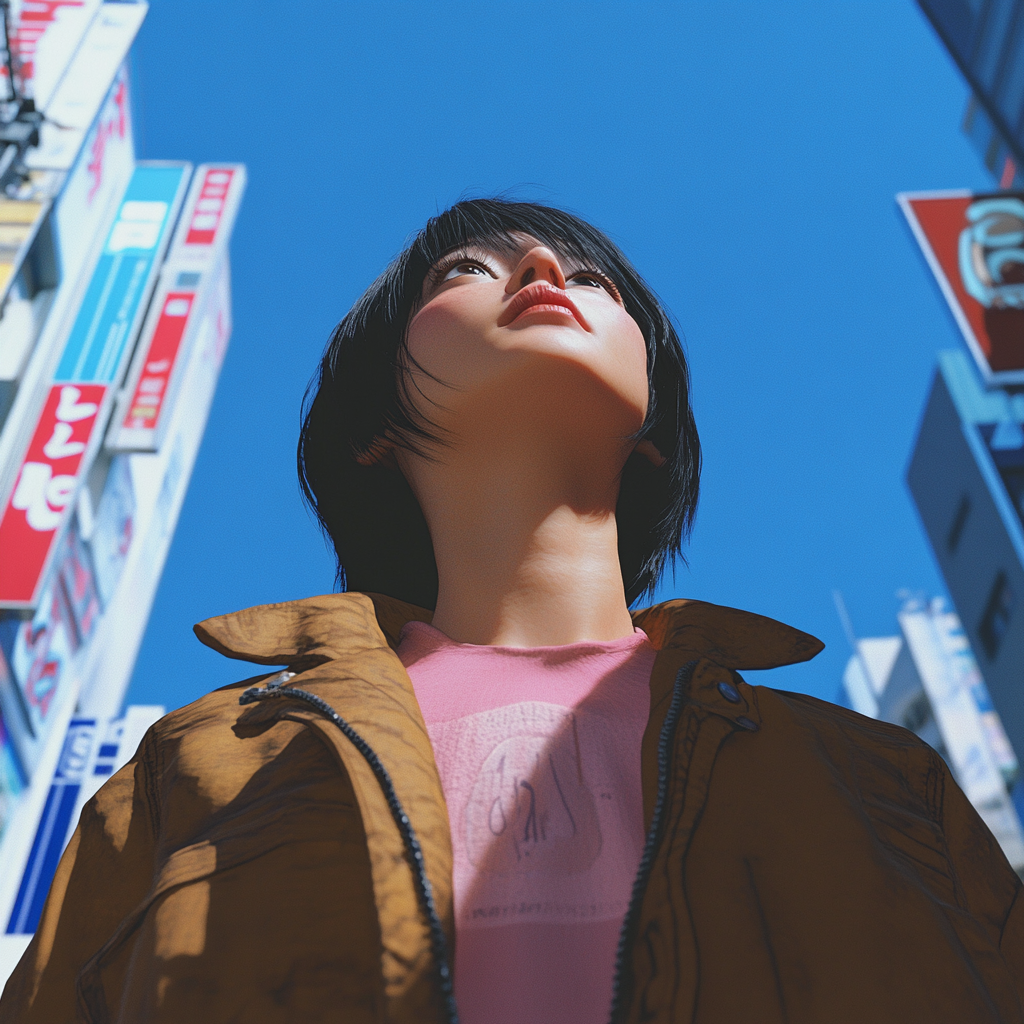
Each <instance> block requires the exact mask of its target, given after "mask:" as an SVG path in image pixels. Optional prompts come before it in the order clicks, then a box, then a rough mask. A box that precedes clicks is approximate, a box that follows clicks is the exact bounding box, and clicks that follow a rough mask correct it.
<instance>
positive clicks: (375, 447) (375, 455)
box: [356, 437, 398, 469]
mask: <svg viewBox="0 0 1024 1024" xmlns="http://www.w3.org/2000/svg"><path fill="white" fill-rule="evenodd" d="M356 462H358V463H359V465H360V466H387V468H388V469H398V463H397V462H396V461H395V446H394V445H393V444H392V443H391V442H390V441H387V440H385V439H384V438H382V437H377V438H374V440H373V443H372V444H371V445H370V447H369V448H367V449H366V451H364V452H361V453H360V454H358V455H357V456H356Z"/></svg>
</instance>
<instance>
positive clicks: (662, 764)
mask: <svg viewBox="0 0 1024 1024" xmlns="http://www.w3.org/2000/svg"><path fill="white" fill-rule="evenodd" d="M696 664H697V662H696V661H690V662H687V663H686V664H685V665H684V666H683V667H682V668H681V669H680V670H679V671H678V672H677V673H676V681H675V684H674V685H673V687H672V703H671V704H670V705H669V708H668V714H667V715H666V716H665V721H664V723H663V724H662V727H661V735H660V736H659V737H658V792H657V796H656V798H655V802H654V814H653V815H652V817H651V827H650V828H649V829H648V831H647V840H646V842H645V843H644V852H643V856H642V857H641V858H640V867H639V869H638V870H637V873H636V878H635V879H634V880H633V892H632V895H631V896H630V900H629V909H628V910H627V911H626V916H625V918H624V919H623V921H622V930H621V931H620V932H619V946H618V950H617V952H616V955H615V981H614V983H613V986H612V1010H611V1024H619V1022H620V1021H622V1020H623V1019H624V1015H625V1011H626V1005H625V1001H624V998H623V991H622V984H623V981H622V979H623V975H624V974H625V971H626V962H627V959H628V954H629V953H630V952H631V950H632V947H633V943H634V941H635V940H636V929H637V926H638V924H639V920H640V907H641V905H642V904H643V900H644V894H645V893H646V892H647V883H648V881H649V880H650V877H651V869H652V867H653V866H654V855H655V853H656V852H657V850H658V846H659V845H660V843H661V839H662V832H663V831H664V824H663V821H664V817H665V803H666V800H667V798H668V769H669V760H670V758H671V754H672V741H673V739H674V737H675V732H676V725H677V724H678V722H679V715H680V714H681V713H682V710H683V699H684V696H685V693H686V686H687V684H688V683H689V681H690V676H691V675H692V674H693V669H694V666H695V665H696Z"/></svg>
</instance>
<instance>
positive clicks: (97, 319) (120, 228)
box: [54, 164, 191, 384]
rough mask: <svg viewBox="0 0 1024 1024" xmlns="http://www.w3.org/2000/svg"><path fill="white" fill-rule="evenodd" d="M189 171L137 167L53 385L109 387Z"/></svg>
mask: <svg viewBox="0 0 1024 1024" xmlns="http://www.w3.org/2000/svg"><path fill="white" fill-rule="evenodd" d="M190 171H191V168H190V167H189V166H188V165H187V164H172V165H167V164H161V165H156V166H152V165H147V164H140V165H139V166H137V167H136V168H135V171H134V173H133V174H132V180H131V181H130V182H129V184H128V190H127V191H126V192H125V194H124V198H123V199H122V200H121V205H120V206H119V207H118V211H117V218H116V219H115V220H114V223H113V225H112V227H111V228H110V233H109V234H108V235H107V240H106V244H105V245H104V247H103V252H102V254H101V255H100V258H99V262H98V263H97V264H96V269H95V270H94V271H93V275H92V279H91V280H90V282H89V287H88V289H87V290H86V293H85V298H84V299H83V300H82V305H81V306H80V307H79V310H78V315H77V316H76V318H75V323H74V325H73V326H72V328H71V333H70V334H69V335H68V340H67V343H66V344H65V346H64V353H63V355H62V356H61V360H60V364H59V365H58V367H57V372H56V374H55V376H54V380H55V381H57V382H61V383H65V382H66V383H72V384H83V383H84V384H112V383H113V382H114V380H115V378H116V377H117V374H118V372H119V370H120V368H121V365H122V363H123V361H124V356H125V353H126V350H127V349H128V348H129V346H130V344H131V342H132V341H133V340H134V335H135V333H136V330H137V328H138V326H139V321H140V319H141V317H142V314H143V313H144V312H145V304H146V302H147V301H148V299H149V295H150V292H151V290H152V285H153V281H154V280H155V276H156V272H157V270H158V269H159V264H160V260H161V259H162V257H163V252H164V249H165V248H166V245H167V240H168V238H169V237H170V233H171V231H172V230H173V229H174V218H175V216H176V215H177V212H178V205H179V200H180V197H181V195H182V193H183V191H184V188H185V183H186V181H187V179H188V176H189V173H190Z"/></svg>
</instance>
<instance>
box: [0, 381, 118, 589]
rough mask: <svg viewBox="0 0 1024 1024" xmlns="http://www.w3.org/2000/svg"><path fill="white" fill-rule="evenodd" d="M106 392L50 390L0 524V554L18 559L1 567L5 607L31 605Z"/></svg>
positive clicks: (91, 387) (69, 387) (68, 387)
mask: <svg viewBox="0 0 1024 1024" xmlns="http://www.w3.org/2000/svg"><path fill="white" fill-rule="evenodd" d="M106 393H107V388H106V386H105V385H103V384H80V385H73V384H54V385H53V386H52V387H51V388H50V393H49V395H48V396H47V399H46V404H45V406H44V407H43V412H42V414H41V415H40V417H39V420H38V422H37V425H36V432H35V434H34V435H33V436H32V441H31V443H30V444H29V447H28V451H27V452H26V453H25V458H24V460H23V462H22V464H21V472H20V474H19V476H18V482H17V484H16V485H15V487H14V492H13V494H12V495H11V498H10V501H9V502H8V504H7V508H6V510H5V512H4V516H3V519H0V550H4V551H17V552H19V555H20V556H21V557H19V558H16V559H10V560H9V561H7V562H5V564H4V567H3V573H0V601H3V602H4V603H5V604H7V605H8V606H11V605H19V604H20V605H24V606H25V607H28V606H30V605H31V603H32V599H33V597H34V595H35V590H36V587H37V585H38V583H39V566H41V565H44V564H45V563H46V561H47V559H48V557H49V552H50V548H51V547H52V546H53V544H54V542H55V541H56V539H57V532H58V530H59V529H60V526H61V523H62V521H63V519H64V509H65V507H66V506H67V504H68V503H69V502H70V501H71V499H72V498H73V497H74V494H75V487H76V484H77V480H78V470H79V467H80V465H81V463H82V459H83V457H84V455H85V452H86V450H87V449H88V448H89V445H90V442H91V440H92V435H93V431H94V430H95V428H96V418H97V414H98V413H99V410H100V406H102V404H103V399H104V396H105V395H106Z"/></svg>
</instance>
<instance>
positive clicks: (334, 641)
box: [193, 593, 825, 670]
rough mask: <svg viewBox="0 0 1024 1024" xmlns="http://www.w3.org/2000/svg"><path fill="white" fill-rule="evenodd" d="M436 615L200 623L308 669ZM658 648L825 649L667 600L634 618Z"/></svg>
mask: <svg viewBox="0 0 1024 1024" xmlns="http://www.w3.org/2000/svg"><path fill="white" fill-rule="evenodd" d="M430 618H431V613H430V612H429V611H427V610H426V609H423V608H417V607H416V606H415V605H411V604H407V603H406V602H405V601H399V600H396V599H395V598H392V597H385V596H384V595H382V594H357V593H346V594H325V595H323V596H321V597H309V598H305V599H304V600H301V601H287V602H284V603H282V604H266V605H258V606H256V607H255V608H246V609H245V610H243V611H239V612H233V613H232V614H230V615H219V616H217V617H216V618H212V619H206V620H205V621H204V622H200V623H198V625H196V626H194V627H193V628H194V630H195V634H196V636H197V637H199V639H200V640H201V641H202V642H203V643H204V644H206V645H207V646H208V647H212V648H213V649H214V650H215V651H219V652H220V653H221V654H223V655H225V656H226V657H229V658H237V659H239V660H241V661H249V662H255V663H256V664H259V665H288V666H289V667H291V668H295V669H301V668H308V667H312V666H313V665H316V664H320V663H322V662H325V661H333V660H334V659H336V658H339V657H343V656H346V655H351V654H355V653H357V652H358V651H360V650H365V649H368V648H379V647H382V646H383V645H384V644H387V645H388V646H390V647H392V648H395V647H397V646H398V635H399V633H400V632H401V630H402V627H403V626H404V625H405V624H406V623H407V622H409V621H411V620H413V619H416V620H419V621H420V622H429V621H430ZM633 622H634V623H635V624H636V625H637V626H639V627H640V628H641V629H642V630H643V631H644V632H645V633H646V634H647V635H648V637H650V640H651V643H652V644H654V646H655V647H656V648H657V649H658V650H666V649H672V650H675V651H678V652H680V654H683V655H685V656H686V657H687V658H690V657H694V658H708V659H710V660H711V661H713V662H715V663H716V664H718V665H721V666H722V668H727V669H738V670H751V669H768V668H778V667H779V666H781V665H792V664H795V663H797V662H801V661H809V660H810V659H811V658H813V657H814V656H815V655H816V654H817V653H818V652H819V651H820V650H821V649H822V648H823V647H824V646H825V645H824V644H823V643H822V642H821V641H820V640H818V639H816V638H815V637H813V636H811V635H810V634H808V633H803V632H801V631H800V630H798V629H794V628H793V627H792V626H786V625H784V624H783V623H781V622H776V621H775V620H774V619H769V618H766V617H765V616H763V615H755V614H753V613H752V612H744V611H739V610H737V609H735V608H726V607H724V606H723V605H717V604H709V603H707V602H706V601H686V600H675V601H666V602H664V603H663V604H659V605H655V606H654V607H652V608H645V609H642V610H641V611H636V612H634V613H633Z"/></svg>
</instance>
